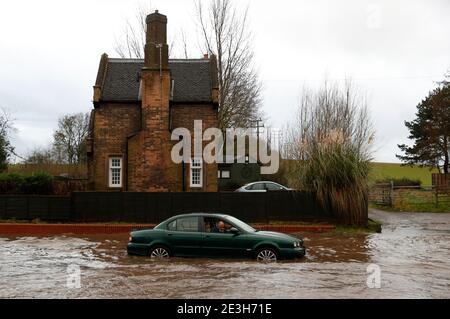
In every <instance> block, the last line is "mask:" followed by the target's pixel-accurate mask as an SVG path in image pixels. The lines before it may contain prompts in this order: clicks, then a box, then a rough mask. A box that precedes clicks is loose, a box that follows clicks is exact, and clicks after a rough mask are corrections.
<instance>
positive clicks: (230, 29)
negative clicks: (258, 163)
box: [196, 0, 261, 129]
mask: <svg viewBox="0 0 450 319" xmlns="http://www.w3.org/2000/svg"><path fill="white" fill-rule="evenodd" d="M247 10H248V9H247ZM247 10H245V12H244V13H243V14H240V13H239V12H238V10H237V8H236V6H235V5H233V3H232V1H231V0H209V2H208V5H207V6H206V7H205V6H204V4H203V3H202V2H201V1H200V0H198V1H197V2H196V13H197V15H196V18H197V21H198V25H199V29H200V31H201V38H202V41H201V42H202V43H203V44H202V45H201V46H202V49H203V50H204V51H207V52H209V53H210V54H215V55H216V57H217V67H218V78H219V79H218V82H219V83H218V84H219V99H220V101H219V123H220V126H221V128H222V129H226V128H227V127H250V123H251V121H252V120H255V119H256V118H258V117H259V116H260V113H261V112H260V104H261V96H260V93H261V83H260V81H259V78H258V74H257V72H256V70H255V67H254V65H253V60H254V54H253V49H252V33H251V31H250V30H249V26H248V21H247V19H248V15H247V12H248V11H247Z"/></svg>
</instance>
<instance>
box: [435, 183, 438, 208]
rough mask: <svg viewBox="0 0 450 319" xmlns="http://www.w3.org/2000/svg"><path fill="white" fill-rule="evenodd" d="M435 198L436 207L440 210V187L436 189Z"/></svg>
mask: <svg viewBox="0 0 450 319" xmlns="http://www.w3.org/2000/svg"><path fill="white" fill-rule="evenodd" d="M434 197H435V203H434V205H435V207H436V208H438V207H439V193H438V186H436V187H435V188H434Z"/></svg>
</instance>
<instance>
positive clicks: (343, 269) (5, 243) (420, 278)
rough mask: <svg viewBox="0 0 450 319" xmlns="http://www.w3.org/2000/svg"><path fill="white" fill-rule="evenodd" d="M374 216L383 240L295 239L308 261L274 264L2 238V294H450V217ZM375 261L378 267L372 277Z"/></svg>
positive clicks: (75, 241) (110, 241)
mask: <svg viewBox="0 0 450 319" xmlns="http://www.w3.org/2000/svg"><path fill="white" fill-rule="evenodd" d="M371 217H374V218H376V219H378V220H381V221H383V223H384V225H383V231H382V233H381V234H370V235H363V234H352V235H342V234H334V233H333V234H327V233H325V234H316V233H305V234H296V235H298V236H300V237H302V238H304V240H305V245H306V247H307V249H308V251H307V256H306V257H305V258H303V259H301V260H297V261H284V262H279V263H276V264H263V263H257V262H255V261H252V260H220V259H192V258H186V259H183V258H173V259H170V260H168V261H154V260H151V259H149V258H146V257H132V256H128V255H127V254H126V250H125V246H126V243H127V240H128V234H123V235H114V236H110V235H108V236H106V235H102V236H89V237H85V236H79V237H73V236H70V235H66V236H57V237H15V238H11V237H10V238H6V237H2V236H1V235H0V297H1V298H450V214H428V213H415V214H412V213H385V212H380V211H372V212H371ZM370 264H375V265H377V266H378V267H379V268H377V266H370V267H369V270H370V271H369V273H368V272H367V271H368V269H367V267H368V266H369V265H370ZM371 267H375V268H371ZM377 269H379V273H378V272H377V271H376V270H377ZM78 270H79V271H80V276H79V277H78V276H76V274H77V271H78ZM374 270H375V272H373V271H374ZM378 274H379V277H374V276H376V275H378ZM74 275H75V276H74ZM368 276H370V278H371V279H373V278H375V279H374V280H371V281H370V282H371V283H372V287H373V286H375V288H369V287H368V284H367V279H368ZM77 278H79V279H80V280H79V281H77ZM377 278H380V281H377ZM374 283H375V284H374ZM376 283H379V284H380V288H376V286H377V285H376Z"/></svg>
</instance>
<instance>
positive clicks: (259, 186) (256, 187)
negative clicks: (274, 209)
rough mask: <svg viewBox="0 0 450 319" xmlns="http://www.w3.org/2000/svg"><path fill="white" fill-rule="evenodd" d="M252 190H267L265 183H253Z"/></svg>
mask: <svg viewBox="0 0 450 319" xmlns="http://www.w3.org/2000/svg"><path fill="white" fill-rule="evenodd" d="M252 190H253V191H263V190H265V188H264V183H256V184H253V187H252Z"/></svg>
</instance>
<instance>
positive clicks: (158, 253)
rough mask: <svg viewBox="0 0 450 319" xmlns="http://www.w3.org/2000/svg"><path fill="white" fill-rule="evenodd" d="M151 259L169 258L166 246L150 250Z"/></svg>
mask: <svg viewBox="0 0 450 319" xmlns="http://www.w3.org/2000/svg"><path fill="white" fill-rule="evenodd" d="M149 255H150V258H155V259H156V258H158V259H160V258H169V257H170V253H169V250H168V249H167V248H166V247H164V246H154V247H152V248H151V249H150V253H149Z"/></svg>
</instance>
